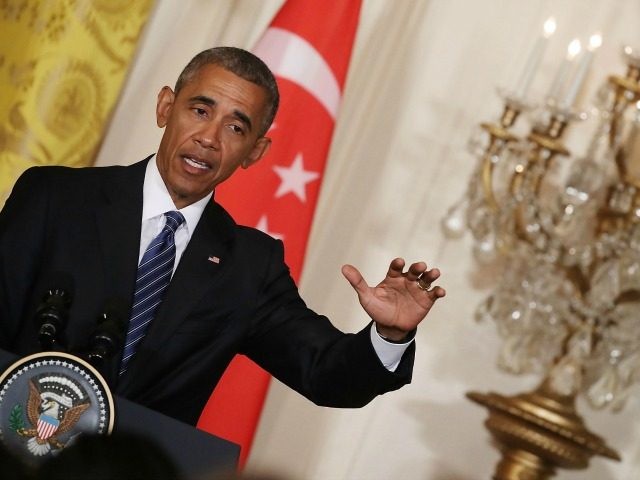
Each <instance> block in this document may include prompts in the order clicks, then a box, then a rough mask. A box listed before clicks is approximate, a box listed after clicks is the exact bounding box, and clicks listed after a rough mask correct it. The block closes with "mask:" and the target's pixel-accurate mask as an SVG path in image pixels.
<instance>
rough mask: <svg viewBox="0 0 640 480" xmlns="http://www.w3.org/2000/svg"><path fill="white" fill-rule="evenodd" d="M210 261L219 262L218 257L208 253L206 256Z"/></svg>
mask: <svg viewBox="0 0 640 480" xmlns="http://www.w3.org/2000/svg"><path fill="white" fill-rule="evenodd" d="M207 260H209V261H210V262H211V263H220V257H216V256H215V255H209V258H207Z"/></svg>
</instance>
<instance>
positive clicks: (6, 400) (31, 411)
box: [0, 352, 114, 463]
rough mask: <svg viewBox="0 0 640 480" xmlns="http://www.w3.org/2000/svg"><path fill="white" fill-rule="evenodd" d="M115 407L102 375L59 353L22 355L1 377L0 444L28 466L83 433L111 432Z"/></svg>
mask: <svg viewBox="0 0 640 480" xmlns="http://www.w3.org/2000/svg"><path fill="white" fill-rule="evenodd" d="M113 422H114V407H113V398H112V396H111V392H110V391H109V387H108V386H107V384H106V382H105V381H104V379H103V378H102V376H101V375H100V374H99V373H98V371H97V370H95V369H94V368H93V367H92V366H91V365H89V364H88V363H87V362H85V361H84V360H82V359H80V358H78V357H75V356H73V355H69V354H66V353H60V352H43V353H37V354H34V355H30V356H28V357H25V358H23V359H21V360H19V361H17V362H16V363H14V364H13V365H11V366H10V367H9V368H8V369H7V370H6V371H5V372H4V373H3V374H2V376H0V441H2V443H3V444H4V445H5V446H6V447H7V448H8V449H9V450H11V451H13V452H15V453H17V454H18V455H20V456H21V457H23V458H26V460H27V461H29V462H30V463H33V462H37V461H40V460H42V459H45V458H47V457H48V456H50V455H55V454H56V453H57V452H59V451H60V450H61V449H63V448H65V447H66V446H68V445H71V444H72V443H73V441H74V439H75V438H77V437H78V436H79V435H81V434H83V433H92V434H109V433H111V430H112V429H113Z"/></svg>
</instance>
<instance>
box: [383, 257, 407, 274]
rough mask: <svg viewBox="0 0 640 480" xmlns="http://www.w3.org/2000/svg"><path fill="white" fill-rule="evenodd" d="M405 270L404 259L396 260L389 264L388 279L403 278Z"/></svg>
mask: <svg viewBox="0 0 640 480" xmlns="http://www.w3.org/2000/svg"><path fill="white" fill-rule="evenodd" d="M403 269H404V258H394V259H393V260H391V263H390V264H389V270H387V277H391V278H397V277H401V276H402V275H403V274H402V270H403Z"/></svg>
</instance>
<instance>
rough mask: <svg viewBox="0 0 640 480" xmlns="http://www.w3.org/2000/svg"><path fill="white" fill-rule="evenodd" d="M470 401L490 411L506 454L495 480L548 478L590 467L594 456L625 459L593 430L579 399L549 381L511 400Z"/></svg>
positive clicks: (482, 397)
mask: <svg viewBox="0 0 640 480" xmlns="http://www.w3.org/2000/svg"><path fill="white" fill-rule="evenodd" d="M467 397H468V398H470V399H471V400H473V401H474V402H476V403H479V404H480V405H483V406H484V407H486V408H488V409H489V417H488V418H487V420H486V421H485V426H486V427H487V429H488V430H489V431H490V432H491V434H492V435H493V438H494V439H495V440H496V442H497V444H498V448H499V449H500V451H501V453H502V459H501V460H500V462H499V463H498V465H497V466H496V471H495V474H494V476H493V477H492V478H493V480H548V479H550V478H552V477H553V476H554V475H555V474H556V468H565V469H574V470H581V469H585V468H587V467H588V465H589V460H590V458H591V457H592V456H594V455H601V456H604V457H607V458H611V459H614V460H620V456H619V455H618V453H617V452H616V451H614V450H612V449H611V448H609V447H608V446H607V445H606V444H605V442H604V441H603V440H602V439H601V438H600V437H599V436H597V435H595V434H593V433H591V432H590V431H589V430H587V428H586V426H585V424H584V421H583V419H582V418H581V417H580V416H579V415H578V414H577V412H576V409H575V397H574V396H563V395H559V394H557V393H555V392H554V391H552V390H551V389H550V388H549V386H548V384H547V382H543V383H542V385H540V387H538V388H537V389H535V390H534V391H532V392H528V393H524V394H520V395H515V396H511V397H506V396H503V395H499V394H497V393H488V394H483V393H477V392H469V393H467Z"/></svg>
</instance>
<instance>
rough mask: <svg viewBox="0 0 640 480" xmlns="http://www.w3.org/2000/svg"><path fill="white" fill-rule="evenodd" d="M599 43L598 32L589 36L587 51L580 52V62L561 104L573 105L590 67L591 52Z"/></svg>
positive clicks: (600, 43)
mask: <svg viewBox="0 0 640 480" xmlns="http://www.w3.org/2000/svg"><path fill="white" fill-rule="evenodd" d="M600 45H602V36H601V35H600V34H599V33H596V34H593V35H591V38H589V46H588V47H587V51H586V52H584V53H583V54H582V57H581V59H580V63H579V64H578V70H577V71H576V74H575V76H574V77H573V81H572V82H571V85H570V86H569V88H568V90H567V93H566V95H565V97H564V100H563V101H562V104H563V106H565V107H572V106H573V104H574V102H575V101H576V97H577V96H578V93H580V90H581V89H582V85H583V83H584V81H585V79H586V78H587V74H588V73H589V69H590V68H591V62H592V61H593V54H594V52H595V50H596V49H597V48H598V47H599V46H600Z"/></svg>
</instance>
